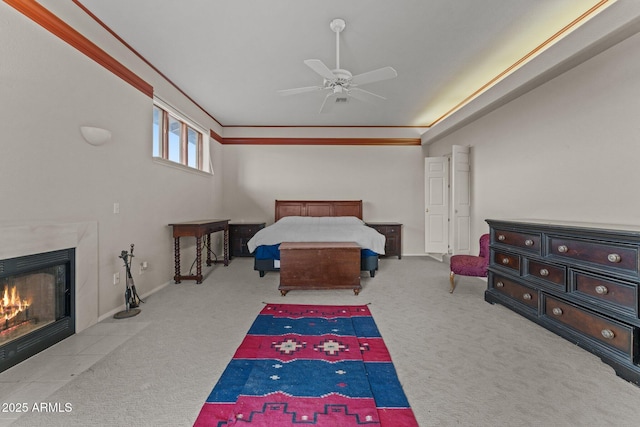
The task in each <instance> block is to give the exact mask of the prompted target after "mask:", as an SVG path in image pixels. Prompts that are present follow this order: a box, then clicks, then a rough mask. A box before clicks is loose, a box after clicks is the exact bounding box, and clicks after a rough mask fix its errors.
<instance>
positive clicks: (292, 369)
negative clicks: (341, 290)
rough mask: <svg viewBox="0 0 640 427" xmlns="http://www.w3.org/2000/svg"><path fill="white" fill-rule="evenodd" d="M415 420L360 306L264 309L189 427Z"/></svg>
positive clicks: (401, 425)
mask: <svg viewBox="0 0 640 427" xmlns="http://www.w3.org/2000/svg"><path fill="white" fill-rule="evenodd" d="M363 425H364V426H382V427H411V426H417V425H418V423H417V422H416V419H415V417H414V414H413V411H412V410H411V408H410V407H409V402H408V401H407V398H406V396H405V394H404V391H403V390H402V386H401V385H400V382H399V380H398V376H397V374H396V370H395V368H394V366H393V363H392V362H391V357H390V355H389V352H388V351H387V347H386V346H385V344H384V341H383V340H382V337H381V336H380V332H379V331H378V327H377V326H376V324H375V322H374V321H373V317H372V316H371V313H370V312H369V309H368V308H367V306H365V305H358V306H329V305H318V306H312V305H296V304H268V305H267V306H266V307H264V309H263V310H262V311H261V312H260V314H259V315H258V318H257V319H256V320H255V322H254V323H253V325H252V326H251V329H250V330H249V332H248V334H247V336H246V337H245V339H244V341H243V342H242V344H241V345H240V347H239V348H238V350H237V351H236V353H235V355H234V356H233V359H232V360H231V362H230V363H229V365H228V366H227V368H226V369H225V371H224V372H223V373H222V376H221V377H220V380H219V381H218V383H217V384H216V385H215V387H214V388H213V390H212V391H211V394H210V395H209V397H208V398H207V401H206V402H205V404H204V405H203V407H202V409H201V411H200V414H199V415H198V418H197V419H196V422H195V424H194V426H196V427H204V426H214V427H222V426H225V427H226V426H247V427H248V426H277V427H288V426H329V427H341V426H345V427H350V426H363Z"/></svg>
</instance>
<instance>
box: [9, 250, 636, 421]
mask: <svg viewBox="0 0 640 427" xmlns="http://www.w3.org/2000/svg"><path fill="white" fill-rule="evenodd" d="M278 280H279V275H278V274H277V273H268V274H267V275H266V276H265V277H264V278H260V277H258V273H257V272H254V271H253V260H252V259H249V258H237V259H234V260H232V262H231V264H230V265H229V266H228V267H223V266H222V265H216V266H215V267H214V268H213V269H212V271H210V274H209V275H208V277H207V279H206V280H205V281H204V283H203V284H201V285H196V284H195V283H193V282H190V281H187V282H184V283H182V284H180V285H174V284H171V285H169V286H168V287H166V288H164V289H163V290H161V291H160V292H158V293H156V294H154V295H152V296H150V297H149V298H147V300H146V301H147V303H146V304H143V305H142V313H141V314H140V315H139V316H137V317H134V318H130V319H124V320H113V319H109V320H107V321H106V322H109V323H112V322H116V323H118V324H119V325H120V326H121V327H122V328H133V329H135V327H136V325H135V324H137V326H138V327H140V330H139V331H138V332H136V334H135V335H134V336H133V337H132V338H130V339H128V340H127V341H125V342H124V343H123V344H122V345H120V346H119V347H117V348H116V349H115V350H114V351H112V352H111V353H110V354H109V355H108V356H106V357H105V358H103V359H102V360H100V361H99V362H97V363H96V364H94V365H93V366H92V367H91V368H89V369H88V370H86V371H85V372H83V373H81V374H80V375H77V376H76V377H75V378H74V379H73V380H72V381H71V382H69V383H68V384H67V385H65V386H64V387H62V388H61V389H59V390H57V391H56V392H54V393H53V394H52V395H51V396H50V397H49V398H48V399H47V400H48V401H50V402H61V403H65V402H70V403H72V405H73V410H72V411H71V412H69V413H53V414H51V413H50V414H39V413H29V414H26V415H24V416H22V417H20V418H19V419H18V420H17V421H16V422H14V423H13V424H12V425H15V426H29V427H32V426H65V427H69V426H85V427H86V426H172V427H173V426H190V425H191V424H192V423H193V421H194V420H195V418H196V416H197V414H198V412H199V410H200V407H201V406H202V404H203V402H204V401H205V399H206V397H207V396H208V394H209V392H210V391H211V389H212V388H213V386H214V384H215V383H216V381H217V380H218V377H219V376H220V374H221V373H222V371H223V370H224V368H225V366H226V365H227V363H228V362H229V361H230V360H231V357H232V355H233V353H234V351H235V350H236V348H237V347H238V345H239V344H240V342H241V340H242V338H243V337H244V335H245V333H246V332H247V330H248V329H249V327H250V325H251V323H252V322H253V320H254V319H255V317H256V315H257V314H258V312H259V311H260V309H261V308H262V306H263V302H286V303H291V304H364V303H370V304H371V305H370V309H371V312H372V313H373V316H374V319H375V321H376V323H377V325H378V328H379V329H380V332H381V333H382V336H383V338H384V340H385V342H386V344H387V346H388V348H389V351H390V352H391V356H392V358H393V361H394V363H395V366H396V369H397V371H398V376H399V378H400V381H401V382H402V384H403V387H404V390H405V393H406V394H407V397H408V399H409V402H410V403H411V406H412V408H413V410H414V412H415V414H416V418H417V419H418V422H419V423H420V425H421V426H629V427H631V426H637V425H640V388H639V387H636V386H634V385H632V384H630V383H628V382H626V381H624V380H622V379H620V378H618V377H617V376H616V375H615V373H614V371H613V370H612V369H611V368H610V367H609V366H607V365H605V364H603V363H602V362H601V361H600V360H599V359H598V358H597V357H595V356H593V355H591V354H590V353H587V352H586V351H584V350H581V349H580V348H579V347H577V346H575V345H573V344H572V343H570V342H568V341H566V340H564V339H563V338H560V337H558V336H556V335H554V334H552V333H551V332H548V331H546V330H545V329H543V328H541V327H539V326H537V325H535V324H533V323H531V322H529V321H527V320H525V319H524V318H522V317H520V316H518V315H516V314H515V313H512V312H511V311H509V310H507V309H506V308H504V307H502V306H498V305H490V304H488V303H486V302H484V299H483V292H484V289H485V284H484V283H483V282H482V281H480V280H479V279H475V278H464V277H461V278H459V279H458V286H457V288H456V291H455V293H454V294H449V292H448V290H449V284H448V266H447V265H446V264H441V263H438V262H436V261H434V260H431V259H429V258H423V257H405V258H403V259H402V260H398V259H384V260H381V262H380V270H379V272H378V274H377V275H376V277H374V278H369V277H368V275H365V274H363V275H362V284H363V290H362V292H361V293H360V295H359V296H354V295H353V293H352V292H351V291H291V292H289V294H288V295H287V296H286V297H282V296H280V294H279V292H278V291H277V286H278ZM144 325H148V326H146V327H144ZM399 427H401V426H399Z"/></svg>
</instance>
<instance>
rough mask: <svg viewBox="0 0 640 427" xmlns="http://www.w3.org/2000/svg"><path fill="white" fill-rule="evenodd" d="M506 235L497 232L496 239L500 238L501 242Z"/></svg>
mask: <svg viewBox="0 0 640 427" xmlns="http://www.w3.org/2000/svg"><path fill="white" fill-rule="evenodd" d="M505 238H506V237H504V234H498V240H500V241H501V242H502V241H503V240H504V239H505Z"/></svg>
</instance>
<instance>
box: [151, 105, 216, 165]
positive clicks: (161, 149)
mask: <svg viewBox="0 0 640 427" xmlns="http://www.w3.org/2000/svg"><path fill="white" fill-rule="evenodd" d="M153 157H154V158H156V159H162V160H163V161H164V160H166V161H168V162H172V163H177V164H180V165H183V166H186V167H188V168H192V169H197V170H200V171H203V172H208V173H212V171H211V167H210V164H209V162H208V161H206V159H208V158H209V137H208V135H207V134H206V132H205V131H204V130H202V129H201V128H200V127H199V126H197V125H194V124H193V123H192V122H191V121H190V120H188V119H185V118H183V116H182V115H180V114H179V113H177V112H176V111H175V110H173V109H172V108H170V107H169V106H168V105H166V104H165V103H163V102H160V101H158V100H157V99H156V100H154V106H153Z"/></svg>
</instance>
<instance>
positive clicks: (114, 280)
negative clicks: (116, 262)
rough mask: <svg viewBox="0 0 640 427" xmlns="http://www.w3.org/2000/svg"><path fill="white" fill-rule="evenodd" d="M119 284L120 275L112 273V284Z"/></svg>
mask: <svg viewBox="0 0 640 427" xmlns="http://www.w3.org/2000/svg"><path fill="white" fill-rule="evenodd" d="M118 283H120V273H119V272H118V273H113V284H114V285H117V284H118Z"/></svg>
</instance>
